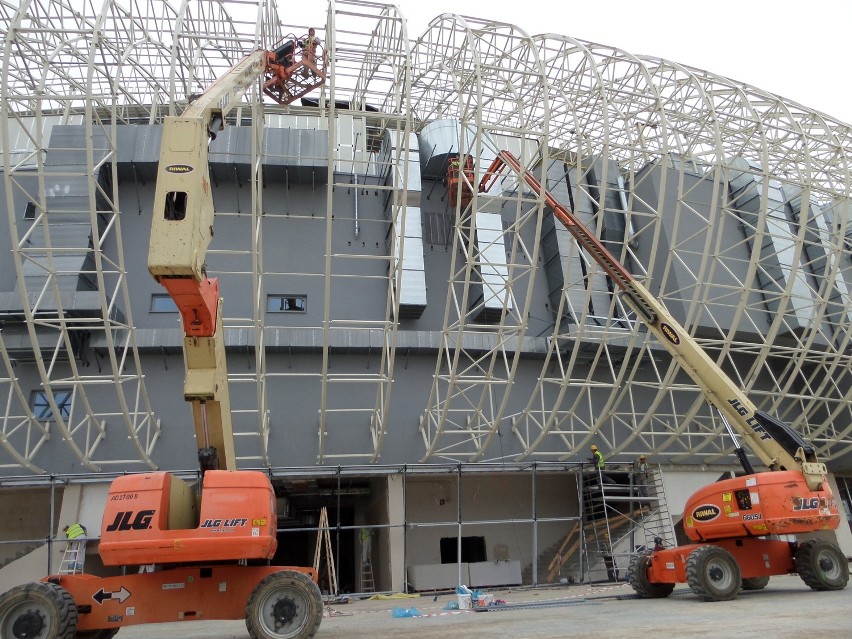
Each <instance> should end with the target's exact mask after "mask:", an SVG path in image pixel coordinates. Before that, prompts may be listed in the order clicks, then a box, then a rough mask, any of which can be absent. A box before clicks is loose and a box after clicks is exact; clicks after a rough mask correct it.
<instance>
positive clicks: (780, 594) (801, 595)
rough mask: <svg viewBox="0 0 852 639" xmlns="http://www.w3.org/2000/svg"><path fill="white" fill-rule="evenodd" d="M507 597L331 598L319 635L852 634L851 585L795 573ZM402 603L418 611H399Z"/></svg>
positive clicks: (380, 638)
mask: <svg viewBox="0 0 852 639" xmlns="http://www.w3.org/2000/svg"><path fill="white" fill-rule="evenodd" d="M491 592H492V593H493V595H494V596H495V598H497V599H502V600H504V601H506V602H507V604H508V605H507V606H505V607H499V606H498V607H494V608H491V609H489V610H488V611H486V612H473V611H447V610H445V609H444V608H445V606H446V605H447V603H448V602H451V601H456V596H455V595H454V594H442V595H438V596H435V595H428V596H421V597H417V598H404V599H383V600H378V601H370V600H360V601H350V602H349V603H346V604H332V605H328V606H326V615H327V616H326V618H324V619H323V621H322V624H321V625H320V629H319V631H318V632H317V634H316V637H318V638H319V639H322V638H331V637H341V638H345V639H385V638H387V639H407V638H411V639H414V638H416V639H448V638H449V637H467V638H474V637H488V638H489V639H533V638H534V639H549V638H553V639H557V638H558V639H562V638H564V637H577V638H585V637H588V638H590V639H591V638H594V639H627V638H630V639H636V638H637V637H644V638H651V639H665V638H680V637H684V638H685V637H689V638H690V639H693V638H696V639H732V638H734V637H736V638H737V639H749V638H754V639H758V638H759V639H776V638H781V639H786V638H790V639H792V638H796V639H801V638H802V637H807V638H808V639H845V638H846V637H852V588H847V589H846V590H842V591H835V592H814V591H812V590H810V589H809V588H807V586H805V585H804V584H803V583H802V581H801V580H800V579H799V578H798V577H797V576H784V577H773V578H772V581H771V582H770V584H769V586H767V588H766V589H765V590H762V591H754V592H742V593H741V594H740V595H739V596H738V597H737V598H736V599H735V600H733V601H727V602H706V601H703V600H701V599H698V598H697V597H695V595H693V594H692V593H691V591H689V589H688V588H686V587H678V588H677V589H676V590H675V592H674V593H673V594H672V595H671V596H670V597H668V598H666V599H653V600H651V599H638V598H636V597H635V596H634V595H633V590H632V589H631V588H630V586H627V585H604V586H565V587H558V588H536V589H532V588H529V589H513V590H495V591H491ZM395 608H402V609H411V608H415V609H416V610H417V611H418V612H419V613H421V616H417V617H394V615H393V612H394V609H395ZM118 637H119V638H120V639H154V638H157V639H164V638H169V639H248V632H247V631H246V627H245V624H244V622H242V621H228V622H222V621H192V622H186V623H174V624H157V625H149V626H137V627H129V628H124V629H122V630H121V632H120V634H119V635H118Z"/></svg>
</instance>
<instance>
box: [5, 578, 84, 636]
mask: <svg viewBox="0 0 852 639" xmlns="http://www.w3.org/2000/svg"><path fill="white" fill-rule="evenodd" d="M76 632H77V605H76V604H75V603H74V599H73V598H72V597H71V595H70V594H69V592H68V591H67V590H65V588H63V587H62V586H58V585H56V584H52V583H45V582H41V581H37V582H33V583H29V584H24V585H23V586H16V587H15V588H12V589H11V590H9V591H8V592H7V593H6V594H4V595H3V596H2V597H0V637H3V639H74V636H75V633H76Z"/></svg>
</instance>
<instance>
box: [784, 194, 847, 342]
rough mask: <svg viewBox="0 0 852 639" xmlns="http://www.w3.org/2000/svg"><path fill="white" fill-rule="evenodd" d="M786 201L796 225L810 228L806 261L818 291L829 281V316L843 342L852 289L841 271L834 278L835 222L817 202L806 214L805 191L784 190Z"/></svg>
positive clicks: (809, 205)
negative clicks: (803, 211) (804, 206)
mask: <svg viewBox="0 0 852 639" xmlns="http://www.w3.org/2000/svg"><path fill="white" fill-rule="evenodd" d="M781 190H782V192H783V195H784V197H785V199H786V200H787V201H788V202H789V204H790V209H791V213H792V218H791V219H792V221H793V222H794V223H795V224H797V225H801V224H803V223H804V224H805V226H806V227H807V229H806V231H807V232H806V234H805V243H804V245H803V251H804V254H805V261H806V264H807V267H806V268H808V269H809V270H810V272H811V273H812V274H813V276H814V278H816V280H817V285H816V286H817V289H818V290H822V289H823V282H824V281H825V280H826V279H829V280H830V281H829V283H828V288H827V297H828V303H827V305H826V309H825V315H826V317H827V318H828V319H829V321H830V322H831V330H832V331H833V332H834V334H835V335H836V336H837V337H840V338H842V335H843V333H844V329H843V328H842V327H844V326H848V325H849V324H850V323H852V310H850V308H849V299H850V298H849V286H848V285H847V283H846V281H845V280H844V279H843V277H842V275H841V273H840V271H839V270H838V272H837V273H836V275H832V269H833V266H832V261H833V251H832V248H831V247H832V246H834V245H836V244H837V242H836V239H834V238H833V237H832V235H833V230H832V228H831V221H830V220H829V219H828V216H827V215H826V212H825V211H824V210H823V207H822V206H820V205H819V203H817V202H816V201H813V200H811V201H809V202H807V205H808V206H807V207H806V212H805V214H804V215H803V214H802V208H803V207H802V205H803V198H802V189H801V188H799V187H792V186H789V185H785V186H783V187H781Z"/></svg>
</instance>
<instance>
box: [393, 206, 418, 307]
mask: <svg viewBox="0 0 852 639" xmlns="http://www.w3.org/2000/svg"><path fill="white" fill-rule="evenodd" d="M402 235H403V237H404V238H405V239H404V242H405V244H404V251H403V255H402V278H401V280H402V281H401V284H400V290H399V312H400V317H403V318H417V317H420V315H422V313H423V311H424V310H425V308H426V265H425V262H424V257H423V226H422V224H421V215H420V209H419V208H418V207H415V206H409V207H406V210H405V228H404V229H402ZM394 255H399V246H397V247H396V248H395V250H394Z"/></svg>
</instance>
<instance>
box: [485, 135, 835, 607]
mask: <svg viewBox="0 0 852 639" xmlns="http://www.w3.org/2000/svg"><path fill="white" fill-rule="evenodd" d="M505 167H509V168H510V169H511V170H512V171H513V172H514V173H515V175H516V177H517V179H519V180H523V182H525V183H526V184H527V186H529V187H530V189H532V191H533V192H535V193H536V194H537V195H541V196H542V197H543V198H544V201H545V203H546V204H547V206H548V207H549V208H550V209H551V210H552V211H553V215H554V216H555V217H556V218H557V219H558V220H559V221H560V222H561V223H562V224H563V225H565V228H566V229H567V230H568V231H569V232H570V233H571V235H572V236H573V237H574V239H575V240H576V241H577V243H578V244H579V245H580V247H582V248H583V249H584V250H585V251H586V252H587V253H588V254H589V256H590V257H591V258H592V259H594V260H595V262H597V263H598V264H599V265H600V266H601V268H603V269H604V271H605V272H606V273H607V275H608V276H609V277H610V279H611V280H612V281H613V282H614V283H615V284H616V285H617V286H618V288H619V289H620V292H621V294H622V296H623V299H624V300H625V301H626V302H627V304H628V305H629V306H630V307H631V308H632V309H633V310H634V311H635V312H636V315H637V316H638V317H639V318H641V319H642V321H643V322H645V324H646V325H647V327H648V330H649V331H650V332H651V333H653V334H654V336H655V337H656V338H657V339H658V340H659V341H660V342H661V343H662V344H663V345H664V346H665V347H666V349H667V350H668V351H669V353H670V354H671V355H672V357H674V358H675V360H676V361H677V362H678V363H679V364H680V365H681V367H682V368H683V370H684V371H685V372H686V373H688V374H689V375H690V376H691V377H692V379H693V381H694V382H695V383H696V384H697V385H698V386H699V388H701V390H702V391H703V392H704V394H705V396H706V397H707V401H708V402H710V404H711V405H712V406H713V407H714V408H716V410H717V411H718V412H719V415H720V416H721V418H722V421H723V422H724V424H725V426H726V428H727V429H728V432H729V433H730V435H731V438H732V440H733V441H734V446H735V451H736V454H737V457H738V459H739V460H740V462H741V464H742V465H743V468H744V470H745V473H746V474H745V475H743V476H740V477H735V478H733V479H727V480H724V481H719V482H716V483H714V484H711V485H710V486H707V487H705V488H702V489H701V490H699V491H698V492H697V493H695V494H694V495H692V497H691V498H690V499H689V501H688V502H687V504H686V507H685V508H684V530H685V531H686V534H687V536H688V537H689V538H690V539H691V540H693V541H695V542H696V543H694V544H689V545H684V546H678V547H676V548H667V549H663V550H656V551H649V552H645V553H642V554H639V555H637V556H634V557H633V559H632V561H631V564H630V568H629V570H628V579H629V581H630V584H631V585H632V586H633V588H634V590H636V592H637V593H639V594H640V595H642V596H643V597H665V596H667V595H669V594H670V593H671V592H672V590H673V589H674V586H675V584H676V583H684V582H685V583H688V584H689V586H690V587H691V588H692V590H693V591H694V592H695V593H696V594H697V595H699V596H701V597H703V598H704V599H707V600H713V601H718V600H726V599H733V598H734V597H736V596H737V594H738V593H739V591H740V589H741V588H745V589H752V590H756V589H759V588H763V587H764V586H765V585H766V584H767V582H768V581H769V577H770V576H771V575H782V574H786V573H789V572H798V574H799V575H800V576H801V578H802V580H803V581H804V582H805V583H806V584H807V585H808V586H810V587H811V588H813V589H814V590H840V589H842V588H845V587H846V584H847V582H848V581H849V566H848V563H847V561H846V558H845V557H844V555H843V553H842V552H841V550H840V548H839V547H838V546H837V544H834V543H831V542H828V541H824V540H820V539H813V540H809V541H805V542H803V543H796V542H788V541H782V540H779V539H774V538H772V537H771V536H772V535H791V534H801V533H813V532H818V531H825V530H834V529H836V528H837V527H838V526H839V525H840V515H839V513H838V510H837V502H836V500H835V498H834V496H833V495H832V492H831V488H830V487H829V485H828V480H827V479H826V472H827V471H826V467H825V464H823V463H821V462H819V461H818V460H817V457H816V451H815V450H814V447H813V446H812V445H811V444H810V443H808V442H807V441H805V440H804V439H803V438H802V436H801V435H799V433H797V432H796V431H794V430H793V429H792V428H790V426H788V425H787V424H785V423H783V422H781V421H779V420H777V419H776V418H774V417H772V416H771V415H768V414H767V413H764V412H762V411H759V410H757V408H756V407H755V406H754V404H753V403H752V402H751V400H750V399H749V398H748V397H747V396H746V395H745V393H743V392H742V390H741V389H740V387H739V386H738V385H737V384H736V383H734V382H733V380H731V379H730V377H728V375H727V374H726V373H725V372H724V371H722V369H721V368H719V366H718V365H717V364H716V362H714V361H713V360H712V359H710V357H709V356H708V355H707V353H705V352H704V350H703V349H702V348H701V346H699V344H698V343H697V342H696V341H695V340H694V339H693V338H692V337H691V336H690V335H689V334H688V333H687V332H686V331H685V330H684V329H683V327H682V326H681V325H680V324H679V323H678V322H677V320H675V318H674V317H673V316H672V315H671V314H670V313H669V312H668V310H667V309H666V308H665V306H664V305H663V304H662V303H661V302H660V301H659V300H657V299H656V298H655V297H654V296H653V295H651V293H650V292H649V291H648V289H646V288H645V287H644V286H643V285H642V284H641V283H640V282H639V281H637V280H636V279H635V278H634V277H633V275H632V273H630V272H629V271H628V270H627V269H626V268H624V266H623V265H622V264H621V263H619V262H618V260H616V259H615V257H614V256H613V255H612V253H610V251H609V250H608V249H607V248H606V246H605V245H604V244H603V243H602V242H601V241H600V240H599V239H598V238H597V237H595V236H594V235H593V234H592V233H591V232H590V231H589V229H588V228H587V227H586V226H585V225H584V224H583V223H582V221H580V219H579V218H578V217H576V216H575V215H574V213H573V212H572V211H570V210H569V209H568V208H566V207H565V206H564V205H562V204H561V203H560V202H558V201H557V200H556V199H555V198H554V197H553V195H551V193H550V192H549V191H547V190H545V189H543V188H542V186H541V184H540V183H539V182H538V180H536V179H535V177H534V176H533V174H532V173H530V172H528V171H527V170H526V169H525V168H524V167H522V166H521V164H520V162H518V160H517V159H516V158H515V157H514V156H513V155H512V154H511V153H509V152H508V151H500V152H499V153H498V154H497V157H496V158H495V159H494V161H493V162H492V164H491V166H490V168H489V169H488V171H487V172H486V173H485V175H484V176H483V178H482V180H481V181H480V184H479V191H480V192H486V191H488V190H489V189H490V188H491V186H492V185H493V184H494V183H495V181H496V180H497V178H498V177H499V175H500V174H501V172H502V171H503V169H504V168H505ZM737 436H739V437H740V438H741V439H742V441H743V442H745V443H746V444H747V445H748V446H749V448H750V449H751V450H752V451H753V452H754V453H755V454H756V455H757V456H758V457H759V458H760V460H761V462H763V463H764V464H765V465H766V467H767V468H768V469H769V470H770V471H773V472H762V473H756V472H755V471H754V469H753V468H752V466H751V463H750V462H749V460H748V458H747V457H746V453H745V451H744V450H743V448H742V447H741V445H740V442H739V441H738V439H737Z"/></svg>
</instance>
